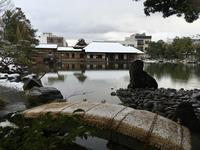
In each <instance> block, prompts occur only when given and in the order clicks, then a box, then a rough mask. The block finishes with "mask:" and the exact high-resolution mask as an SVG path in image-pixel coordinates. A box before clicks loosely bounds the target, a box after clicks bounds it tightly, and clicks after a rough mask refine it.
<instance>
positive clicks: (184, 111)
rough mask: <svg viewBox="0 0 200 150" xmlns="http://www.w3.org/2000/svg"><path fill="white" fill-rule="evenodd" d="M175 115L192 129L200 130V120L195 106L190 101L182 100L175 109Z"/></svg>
mask: <svg viewBox="0 0 200 150" xmlns="http://www.w3.org/2000/svg"><path fill="white" fill-rule="evenodd" d="M175 117H176V118H177V120H179V121H180V123H181V124H182V125H184V126H186V127H188V128H189V129H190V130H191V131H195V132H200V121H199V120H198V119H197V116H196V115H195V112H194V108H193V106H192V104H191V103H189V102H182V103H180V104H179V105H178V107H177V108H176V111H175Z"/></svg>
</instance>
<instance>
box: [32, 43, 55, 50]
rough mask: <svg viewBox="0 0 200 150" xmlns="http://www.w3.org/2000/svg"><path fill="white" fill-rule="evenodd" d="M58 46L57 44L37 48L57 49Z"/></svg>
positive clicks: (40, 45)
mask: <svg viewBox="0 0 200 150" xmlns="http://www.w3.org/2000/svg"><path fill="white" fill-rule="evenodd" d="M57 47H58V45H57V44H39V45H37V46H35V48H38V49H48V48H49V49H57Z"/></svg>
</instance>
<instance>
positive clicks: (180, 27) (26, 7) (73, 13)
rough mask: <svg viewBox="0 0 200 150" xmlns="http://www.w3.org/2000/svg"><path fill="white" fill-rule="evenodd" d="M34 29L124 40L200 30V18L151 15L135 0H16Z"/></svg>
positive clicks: (93, 37) (91, 38) (16, 4)
mask: <svg viewBox="0 0 200 150" xmlns="http://www.w3.org/2000/svg"><path fill="white" fill-rule="evenodd" d="M13 1H14V3H15V6H16V7H21V8H22V10H23V11H24V12H25V14H26V16H27V18H28V19H30V21H31V23H32V25H33V27H34V28H36V29H38V30H39V32H52V33H54V34H56V35H59V36H64V37H65V38H66V39H79V38H85V39H86V41H91V40H123V39H124V37H125V36H129V35H131V34H132V33H143V32H146V33H147V34H150V35H152V36H153V40H159V39H164V40H166V39H167V38H173V37H175V36H192V35H196V34H199V33H200V20H197V21H195V22H193V23H187V22H185V20H184V19H183V18H178V17H176V16H172V17H169V18H167V19H163V18H162V15H161V14H158V13H157V14H154V15H151V16H150V17H147V16H145V15H144V13H143V3H142V2H133V1H132V0H13Z"/></svg>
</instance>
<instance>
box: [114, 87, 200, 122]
mask: <svg viewBox="0 0 200 150" xmlns="http://www.w3.org/2000/svg"><path fill="white" fill-rule="evenodd" d="M116 95H117V96H118V97H119V99H120V100H121V101H122V103H123V105H126V106H129V107H132V108H135V109H143V110H148V111H151V112H155V113H158V114H159V115H162V116H164V117H167V118H169V119H171V120H174V119H175V118H174V117H175V116H174V115H175V111H176V108H177V106H178V105H179V104H180V103H182V102H190V103H191V104H192V106H193V107H194V110H195V114H196V116H197V118H198V119H199V120H200V90H199V89H194V90H184V89H180V90H176V89H169V88H168V89H164V88H159V89H151V88H146V89H119V90H117V91H116Z"/></svg>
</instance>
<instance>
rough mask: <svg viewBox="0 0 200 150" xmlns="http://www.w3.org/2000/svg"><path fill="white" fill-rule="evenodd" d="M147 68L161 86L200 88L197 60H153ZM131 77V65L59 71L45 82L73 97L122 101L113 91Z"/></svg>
mask: <svg viewBox="0 0 200 150" xmlns="http://www.w3.org/2000/svg"><path fill="white" fill-rule="evenodd" d="M112 66H116V65H112ZM119 66H123V65H118V67H119ZM92 68H94V67H92ZM144 70H145V71H147V72H148V73H149V74H151V75H152V76H153V77H154V78H155V79H156V80H157V82H158V85H159V88H161V87H163V88H175V89H180V88H184V89H195V88H200V65H197V64H168V63H158V64H154V63H152V64H145V67H144ZM129 80H130V77H129V71H128V67H125V68H120V67H119V68H117V69H116V68H111V67H110V68H106V69H98V70H97V69H91V68H89V69H85V70H75V71H73V70H69V71H58V72H56V73H47V74H46V75H45V76H44V77H43V78H42V82H43V84H44V86H49V87H56V88H58V89H59V90H60V91H61V93H62V94H63V96H64V98H66V99H67V100H69V101H70V100H73V101H75V100H77V101H80V100H84V99H86V100H87V101H98V102H100V101H106V102H108V103H120V100H119V98H118V97H116V96H111V92H113V91H116V90H117V89H119V88H126V87H127V85H128V84H129Z"/></svg>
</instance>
